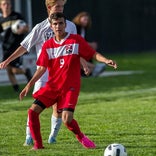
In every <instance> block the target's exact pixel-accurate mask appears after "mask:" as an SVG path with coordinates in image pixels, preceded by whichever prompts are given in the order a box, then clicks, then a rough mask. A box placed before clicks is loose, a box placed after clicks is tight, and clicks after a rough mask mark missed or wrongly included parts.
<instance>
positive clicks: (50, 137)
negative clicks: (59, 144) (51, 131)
mask: <svg viewBox="0 0 156 156" xmlns="http://www.w3.org/2000/svg"><path fill="white" fill-rule="evenodd" d="M48 143H49V144H55V143H56V140H55V138H53V137H52V136H49V139H48Z"/></svg>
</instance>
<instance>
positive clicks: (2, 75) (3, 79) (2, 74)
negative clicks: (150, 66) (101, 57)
mask: <svg viewBox="0 0 156 156" xmlns="http://www.w3.org/2000/svg"><path fill="white" fill-rule="evenodd" d="M142 73H144V71H104V72H102V73H101V74H100V75H99V77H109V76H120V75H132V74H142ZM16 78H17V80H18V82H19V84H24V83H26V82H27V81H26V78H25V76H24V75H16ZM10 84H11V83H10V81H9V79H8V76H7V73H6V70H5V69H3V70H0V86H5V85H10Z"/></svg>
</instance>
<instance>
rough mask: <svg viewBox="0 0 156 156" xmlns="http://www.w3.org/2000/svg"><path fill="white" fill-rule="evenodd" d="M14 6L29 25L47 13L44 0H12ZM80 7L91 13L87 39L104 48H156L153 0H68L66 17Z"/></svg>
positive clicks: (155, 0)
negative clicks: (90, 25) (91, 21)
mask: <svg viewBox="0 0 156 156" xmlns="http://www.w3.org/2000/svg"><path fill="white" fill-rule="evenodd" d="M13 2H14V8H15V10H16V11H19V12H21V13H22V14H23V16H24V17H25V18H26V20H27V22H28V23H29V25H30V27H33V26H34V25H35V24H36V23H38V22H40V21H42V20H43V19H45V18H46V17H47V12H46V8H45V4H44V0H14V1H13ZM80 11H87V12H89V13H90V14H91V17H92V20H93V23H92V28H91V29H90V30H89V33H88V37H87V38H89V40H90V41H92V40H96V41H97V42H98V44H99V49H100V50H102V51H106V52H117V51H119V52H127V51H131V52H132V51H135V52H136V51H137V52H140V51H146V50H148V51H149V50H155V49H156V44H155V43H156V30H155V29H156V0H67V4H66V5H65V9H64V13H65V14H66V16H67V17H68V19H69V20H72V18H73V17H74V16H75V15H76V14H77V13H79V12H80Z"/></svg>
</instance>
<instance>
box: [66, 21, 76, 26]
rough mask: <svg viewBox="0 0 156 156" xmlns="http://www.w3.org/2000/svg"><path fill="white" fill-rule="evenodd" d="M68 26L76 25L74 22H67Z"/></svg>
mask: <svg viewBox="0 0 156 156" xmlns="http://www.w3.org/2000/svg"><path fill="white" fill-rule="evenodd" d="M66 23H67V25H71V26H74V27H75V24H74V23H73V22H72V21H69V20H66Z"/></svg>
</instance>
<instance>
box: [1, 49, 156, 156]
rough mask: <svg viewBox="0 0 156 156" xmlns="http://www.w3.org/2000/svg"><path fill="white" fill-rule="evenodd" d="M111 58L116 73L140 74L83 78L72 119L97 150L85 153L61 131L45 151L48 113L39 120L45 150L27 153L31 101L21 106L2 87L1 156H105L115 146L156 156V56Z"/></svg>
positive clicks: (134, 155)
mask: <svg viewBox="0 0 156 156" xmlns="http://www.w3.org/2000/svg"><path fill="white" fill-rule="evenodd" d="M107 56H109V55H108V54H107ZM110 57H111V58H113V59H115V60H116V61H117V62H118V69H117V71H125V70H126V71H127V70H135V71H143V73H142V74H133V75H120V76H110V77H98V78H83V80H82V89H81V93H80V97H79V102H78V105H77V108H76V111H75V118H76V119H77V120H78V122H79V124H80V127H81V129H82V131H83V132H84V133H85V134H86V135H88V136H89V137H90V138H91V139H92V140H94V142H95V143H96V145H97V148H96V149H92V150H87V149H84V148H83V147H82V146H81V145H80V144H79V143H78V142H77V140H76V139H75V137H74V135H73V134H72V133H71V132H69V131H68V130H67V129H66V128H65V126H64V125H62V127H61V130H60V132H59V135H58V137H57V143H56V144H54V145H49V144H48V143H47V139H48V136H49V132H50V118H51V112H52V110H51V109H46V110H45V111H44V112H43V113H42V114H41V117H40V119H41V131H42V136H43V142H44V146H45V149H44V150H39V151H29V149H30V147H23V143H24V140H25V126H26V118H27V110H28V108H29V106H30V105H31V103H32V101H33V100H32V98H31V93H30V94H29V95H28V96H27V97H26V98H25V99H24V100H23V101H21V102H20V101H19V100H18V95H17V94H15V93H14V92H13V91H12V88H11V87H10V86H5V87H4V86H0V155H1V156H34V155H35V156H103V152H104V149H105V147H106V146H107V145H108V144H111V143H116V142H117V143H121V144H123V145H124V146H125V147H126V149H127V152H128V156H155V155H156V126H155V124H156V96H155V95H156V52H155V53H154V52H153V53H150V52H149V53H139V54H134V53H133V54H116V55H111V56H110ZM109 70H112V69H111V68H110V67H108V68H107V71H109ZM21 87H23V85H22V86H21Z"/></svg>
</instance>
